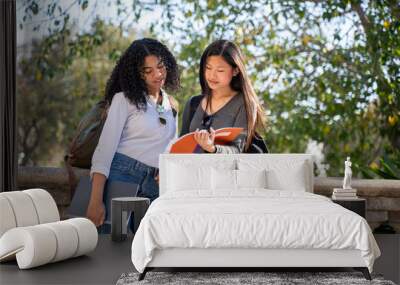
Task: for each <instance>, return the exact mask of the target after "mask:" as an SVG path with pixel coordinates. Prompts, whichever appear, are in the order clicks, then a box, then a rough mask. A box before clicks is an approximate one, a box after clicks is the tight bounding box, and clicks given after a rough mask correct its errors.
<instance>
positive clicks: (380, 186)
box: [314, 177, 400, 233]
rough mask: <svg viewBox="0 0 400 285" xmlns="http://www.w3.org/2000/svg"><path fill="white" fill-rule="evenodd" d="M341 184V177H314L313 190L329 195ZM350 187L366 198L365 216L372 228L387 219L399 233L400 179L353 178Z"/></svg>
mask: <svg viewBox="0 0 400 285" xmlns="http://www.w3.org/2000/svg"><path fill="white" fill-rule="evenodd" d="M341 186H342V179H341V178H333V177H327V178H315V181H314V192H315V193H316V194H321V195H325V196H330V195H331V193H332V189H333V188H340V187H341ZM352 187H353V188H356V189H357V195H358V196H360V197H362V198H365V199H366V200H367V215H366V218H367V221H368V223H369V224H370V226H371V228H372V229H374V228H376V227H377V226H379V225H380V224H381V223H382V222H385V221H388V222H389V224H390V225H391V226H392V227H393V228H395V230H396V232H397V233H400V180H386V179H353V181H352Z"/></svg>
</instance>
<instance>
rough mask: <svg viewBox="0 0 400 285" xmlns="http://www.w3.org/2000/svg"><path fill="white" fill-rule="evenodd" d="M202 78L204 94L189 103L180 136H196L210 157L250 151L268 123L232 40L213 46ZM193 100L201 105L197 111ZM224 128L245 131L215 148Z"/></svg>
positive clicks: (203, 65)
mask: <svg viewBox="0 0 400 285" xmlns="http://www.w3.org/2000/svg"><path fill="white" fill-rule="evenodd" d="M199 77H200V85H201V90H202V94H201V95H199V96H194V97H192V98H191V99H190V100H189V101H188V102H187V103H186V106H185V109H184V112H183V121H182V130H181V134H180V135H181V136H182V135H184V134H186V133H188V132H195V136H194V137H195V140H196V141H197V143H198V144H199V145H200V147H201V148H202V149H203V150H204V152H208V153H241V152H246V151H248V150H249V148H250V145H251V143H252V139H253V137H254V136H255V135H256V130H262V129H263V128H264V125H265V123H264V111H263V108H262V106H261V104H260V103H259V101H258V98H257V95H256V93H255V92H254V89H253V86H252V84H251V81H250V79H249V77H248V76H247V72H246V68H245V65H244V59H243V55H242V53H241V52H240V49H239V48H238V47H237V46H236V45H235V44H234V43H233V42H231V41H228V40H217V41H215V42H213V43H212V44H210V45H209V46H208V47H207V48H206V49H205V51H204V52H203V55H202V56H201V59H200V70H199ZM192 100H196V101H197V102H200V103H199V104H198V107H197V109H195V110H191V106H192V105H193V104H192ZM193 112H194V113H193ZM191 113H192V114H191ZM224 127H240V128H243V130H244V131H243V132H242V133H241V134H240V135H239V136H238V137H237V139H235V140H234V141H233V142H232V143H231V144H229V145H218V144H214V138H215V130H216V129H219V128H224Z"/></svg>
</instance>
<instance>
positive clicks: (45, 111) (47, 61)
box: [17, 20, 135, 165]
mask: <svg viewBox="0 0 400 285" xmlns="http://www.w3.org/2000/svg"><path fill="white" fill-rule="evenodd" d="M67 34H69V33H67ZM134 35H135V31H134V30H131V31H130V32H129V33H128V34H127V35H126V36H123V35H122V34H121V32H120V29H119V27H114V26H112V25H106V24H104V22H102V21H100V20H97V21H95V22H94V23H93V26H92V30H91V31H88V32H87V33H83V34H80V35H77V36H75V37H72V36H70V35H68V36H66V35H60V34H59V35H58V37H57V38H58V40H56V41H53V40H52V43H51V45H50V46H49V43H48V38H45V39H44V40H42V41H40V42H35V43H34V45H33V46H32V52H31V53H30V54H29V55H28V56H26V57H22V59H21V60H20V61H19V72H18V74H17V83H18V84H17V108H18V112H17V114H18V115H17V116H18V118H17V119H18V149H19V153H20V164H21V165H38V164H39V165H60V164H61V163H62V161H63V155H64V154H65V151H66V148H67V147H68V145H69V143H70V141H71V138H72V136H73V135H74V132H75V130H76V127H77V124H78V123H79V121H80V119H81V118H82V117H83V115H84V114H85V113H86V112H87V111H88V110H89V109H90V108H91V107H92V106H93V105H94V104H95V102H97V101H98V100H100V99H101V98H102V97H103V96H104V89H105V84H106V82H107V80H108V77H109V75H110V73H111V71H112V69H113V67H114V65H115V62H116V59H117V58H118V57H119V56H120V54H121V53H122V52H123V51H124V50H125V49H126V47H127V46H128V45H129V44H130V43H131V41H132V40H133V39H134ZM93 41H96V43H95V44H94V42H93ZM71 49H73V50H71ZM71 54H74V56H71Z"/></svg>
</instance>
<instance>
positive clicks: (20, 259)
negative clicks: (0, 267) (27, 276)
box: [0, 225, 57, 269]
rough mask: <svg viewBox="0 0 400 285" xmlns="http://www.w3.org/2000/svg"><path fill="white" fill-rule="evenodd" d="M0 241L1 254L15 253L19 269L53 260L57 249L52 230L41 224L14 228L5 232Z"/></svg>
mask: <svg viewBox="0 0 400 285" xmlns="http://www.w3.org/2000/svg"><path fill="white" fill-rule="evenodd" d="M0 241H1V243H0V258H1V257H2V256H1V254H2V253H3V256H4V253H5V252H7V251H8V255H12V254H15V253H16V258H17V263H18V266H19V268H20V269H28V268H32V267H36V266H40V265H43V264H46V263H49V262H51V260H53V258H54V256H55V254H56V251H57V241H56V236H55V234H54V232H53V231H52V230H51V229H49V228H46V227H43V226H41V225H37V226H31V227H23V228H14V229H11V230H9V231H8V232H6V233H5V234H4V235H3V236H2V238H1V240H0Z"/></svg>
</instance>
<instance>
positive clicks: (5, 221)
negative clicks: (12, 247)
mask: <svg viewBox="0 0 400 285" xmlns="http://www.w3.org/2000/svg"><path fill="white" fill-rule="evenodd" d="M16 226H17V222H16V221H15V216H14V211H13V209H12V207H11V204H10V202H9V201H8V199H7V198H6V197H3V196H2V195H1V194H0V238H1V236H2V235H3V234H4V233H5V232H6V231H8V230H9V229H13V228H15V227H16Z"/></svg>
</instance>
